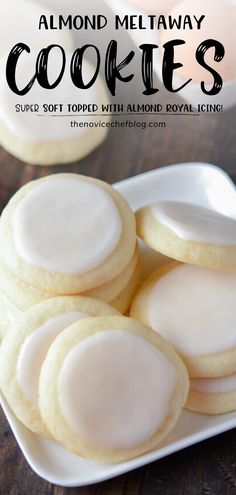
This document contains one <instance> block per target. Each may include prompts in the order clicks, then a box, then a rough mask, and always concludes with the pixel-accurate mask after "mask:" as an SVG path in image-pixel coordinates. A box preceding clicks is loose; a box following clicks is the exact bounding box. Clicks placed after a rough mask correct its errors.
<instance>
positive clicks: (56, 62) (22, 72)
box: [0, 48, 110, 148]
mask: <svg viewBox="0 0 236 495" xmlns="http://www.w3.org/2000/svg"><path fill="white" fill-rule="evenodd" d="M38 53H39V51H38V52H35V51H34V50H31V53H26V52H24V53H22V54H21V56H20V58H19V60H18V64H17V71H16V81H17V85H18V87H19V88H20V89H23V88H24V87H25V86H26V85H27V84H28V83H29V81H30V80H31V78H32V77H33V75H34V74H35V65H36V60H37V56H38ZM65 53H66V67H65V72H64V75H63V78H62V80H61V81H60V83H59V84H58V86H57V87H56V88H54V89H44V88H42V87H41V86H40V85H39V83H38V82H37V81H35V82H34V84H33V86H32V88H31V89H30V91H29V92H28V93H27V94H26V95H24V96H18V95H16V94H15V93H14V92H13V91H12V90H11V89H10V88H9V86H8V84H7V82H6V75H5V70H2V71H1V77H0V119H1V120H2V121H3V123H4V124H5V125H6V127H7V128H8V129H9V130H10V131H11V132H12V133H13V134H14V135H15V136H16V137H18V138H19V139H22V140H24V141H25V142H26V143H27V142H29V143H47V142H48V143H49V142H50V143H52V142H55V146H56V143H57V141H61V140H62V141H66V140H75V139H81V147H82V146H83V137H84V136H87V134H88V133H90V134H91V133H92V132H93V134H94V133H95V132H96V133H105V132H106V123H107V122H108V120H109V119H110V117H109V115H108V116H104V115H100V114H101V113H102V112H101V109H100V106H101V104H104V105H105V104H107V103H108V101H109V98H108V94H107V90H106V87H105V84H104V83H103V81H102V79H101V77H100V76H98V78H97V80H96V81H95V82H94V84H93V85H92V86H91V87H90V88H87V89H79V88H77V87H76V86H75V85H74V84H73V82H72V80H71V76H70V63H71V58H72V55H73V52H69V51H66V52H65ZM61 68H62V53H61V51H60V49H59V48H54V49H53V50H52V51H51V53H50V55H49V62H48V79H49V81H50V83H51V84H52V83H53V82H55V81H56V80H57V78H58V76H59V74H60V72H61ZM94 74H95V68H94V67H93V66H92V65H91V64H90V63H88V62H87V61H86V60H85V59H84V60H83V69H82V77H83V81H84V84H87V83H88V82H89V81H91V79H92V78H93V76H94ZM19 104H20V105H21V107H20V111H19V112H18V111H16V105H19ZM24 105H33V107H32V108H33V109H35V108H36V107H35V106H34V105H38V106H39V108H38V109H37V111H35V110H34V111H28V112H26V111H25V110H24V111H23V107H24ZM46 105H47V106H46ZM48 105H51V107H48ZM53 105H57V106H56V107H53ZM59 105H62V106H59ZM68 105H74V107H73V108H74V110H73V111H72V107H71V108H69V107H68ZM75 105H82V106H83V105H85V107H84V108H79V107H78V109H77V108H76V107H75ZM93 105H97V107H98V108H97V107H93ZM22 106H23V107H22ZM48 108H50V111H48ZM45 110H47V111H45ZM94 114H98V116H95V115H94ZM52 115H54V117H52ZM71 121H72V122H74V121H76V122H77V123H76V124H75V125H73V126H71ZM94 122H96V127H95V125H94ZM99 122H100V124H99ZM102 126H104V127H102ZM91 148H92V144H91Z"/></svg>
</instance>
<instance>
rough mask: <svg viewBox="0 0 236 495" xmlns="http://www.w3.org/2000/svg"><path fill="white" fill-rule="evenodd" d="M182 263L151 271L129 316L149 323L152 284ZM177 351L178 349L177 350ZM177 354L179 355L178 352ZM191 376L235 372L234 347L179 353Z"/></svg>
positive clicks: (199, 376) (223, 374)
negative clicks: (199, 354)
mask: <svg viewBox="0 0 236 495" xmlns="http://www.w3.org/2000/svg"><path fill="white" fill-rule="evenodd" d="M181 265H182V263H180V262H177V261H173V262H171V263H168V264H167V265H165V266H163V267H161V268H159V269H158V270H156V271H155V272H154V273H152V274H151V275H150V276H149V277H148V278H147V279H146V280H145V282H144V283H143V284H142V285H141V286H140V288H139V289H138V291H137V293H136V294H135V297H134V299H133V302H132V304H131V309H130V316H131V317H132V318H135V319H137V320H138V321H140V322H141V323H143V324H144V325H150V323H149V318H148V303H149V296H150V292H151V290H152V286H153V284H155V283H156V282H158V280H159V279H160V278H161V277H164V276H165V275H166V274H167V273H168V272H169V271H171V270H173V269H175V268H177V267H178V266H181ZM177 352H178V351H177ZM178 354H180V355H181V353H180V352H178ZM181 358H182V360H183V361H184V363H185V366H186V367H187V369H188V373H189V376H190V377H191V378H216V377H219V376H227V375H231V374H232V373H235V372H236V347H235V348H233V349H230V350H228V351H224V352H219V353H216V354H212V355H211V354H209V355H202V356H183V355H181Z"/></svg>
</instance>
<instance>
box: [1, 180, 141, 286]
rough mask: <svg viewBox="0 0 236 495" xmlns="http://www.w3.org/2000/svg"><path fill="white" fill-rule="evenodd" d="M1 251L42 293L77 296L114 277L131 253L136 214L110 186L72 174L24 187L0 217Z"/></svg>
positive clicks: (11, 266) (16, 271) (9, 264)
mask: <svg viewBox="0 0 236 495" xmlns="http://www.w3.org/2000/svg"><path fill="white" fill-rule="evenodd" d="M0 244H1V246H0V255H1V256H2V258H3V261H4V263H5V264H6V265H7V267H8V268H9V269H10V270H11V271H12V272H13V273H14V274H15V276H16V277H17V278H19V279H20V280H22V281H23V282H25V283H26V284H28V285H30V286H32V287H36V288H37V289H38V290H40V291H42V292H52V293H54V294H72V293H74V294H76V293H80V292H85V291H87V290H90V289H92V288H95V287H97V286H99V285H102V284H105V283H107V282H109V281H110V280H112V279H114V278H115V277H116V276H118V275H119V274H120V273H121V271H122V270H123V269H124V268H125V267H126V266H127V263H129V261H130V260H131V258H132V256H133V255H134V251H135V246H136V228H135V217H134V214H133V212H132V210H131V209H130V207H129V206H128V204H127V203H126V201H125V200H124V199H123V197H122V196H121V195H120V194H119V193H117V192H116V191H115V190H114V189H113V188H112V187H111V186H110V185H108V184H107V183H105V182H102V181H100V180H98V179H93V178H90V177H85V176H80V175H77V174H56V175H49V176H48V177H44V178H42V179H38V180H36V181H33V182H30V183H29V184H27V185H26V186H23V187H22V188H21V189H20V190H19V191H18V192H17V193H16V194H15V195H14V196H13V197H12V199H11V200H10V202H9V203H8V205H7V206H6V208H5V209H4V210H3V213H2V216H1V229H0Z"/></svg>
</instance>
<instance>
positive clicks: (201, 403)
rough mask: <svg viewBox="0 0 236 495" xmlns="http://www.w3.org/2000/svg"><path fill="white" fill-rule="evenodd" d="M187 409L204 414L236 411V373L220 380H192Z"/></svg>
mask: <svg viewBox="0 0 236 495" xmlns="http://www.w3.org/2000/svg"><path fill="white" fill-rule="evenodd" d="M185 408H186V409H188V410H189V411H194V412H198V413H202V414H223V413H227V412H230V411H235V410H236V373H234V374H232V375H229V376H223V377H219V378H192V379H191V380H190V391H189V395H188V399H187V402H186V404H185Z"/></svg>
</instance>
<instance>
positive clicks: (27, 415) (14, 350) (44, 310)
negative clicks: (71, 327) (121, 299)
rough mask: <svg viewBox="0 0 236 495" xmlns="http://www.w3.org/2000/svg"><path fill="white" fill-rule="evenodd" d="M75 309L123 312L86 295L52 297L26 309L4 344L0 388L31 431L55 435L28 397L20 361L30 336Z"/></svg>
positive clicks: (99, 313) (0, 352) (96, 312)
mask: <svg viewBox="0 0 236 495" xmlns="http://www.w3.org/2000/svg"><path fill="white" fill-rule="evenodd" d="M71 311H81V312H84V313H88V314H89V317H93V316H94V317H95V316H107V315H119V314H120V313H118V312H117V311H116V310H115V309H114V308H112V307H111V306H109V305H108V304H106V303H104V302H102V301H99V300H96V299H92V298H88V297H83V296H65V297H57V298H54V299H48V300H46V301H43V302H42V303H39V304H37V305H36V306H34V307H33V308H31V309H29V310H28V311H26V312H24V313H23V314H22V316H21V317H19V318H18V319H16V321H15V322H14V323H13V324H12V325H11V328H10V330H9V331H8V332H7V334H6V336H5V337H4V338H3V341H2V344H1V347H0V388H1V391H2V393H3V395H4V397H5V399H6V400H7V402H8V404H9V406H10V407H11V409H12V410H13V412H14V414H15V415H16V417H17V418H18V419H19V420H20V421H21V422H22V423H23V424H24V425H25V426H26V427H27V428H29V429H30V430H31V431H33V432H34V433H38V434H40V435H43V436H46V437H51V435H50V433H49V431H48V429H47V427H46V425H45V423H44V422H43V420H42V417H41V415H40V412H39V409H37V408H36V407H35V406H34V405H33V404H32V403H31V402H30V401H29V400H28V399H27V398H26V397H25V394H24V392H23V390H22V389H21V387H20V385H19V384H18V381H17V376H16V371H17V362H18V357H19V353H20V349H21V346H22V345H23V343H24V342H25V340H26V338H27V337H28V336H29V335H30V334H31V333H33V331H34V330H36V329H37V328H38V327H40V326H41V325H43V324H44V323H45V322H46V321H47V320H49V319H50V318H53V317H56V316H58V315H60V314H64V313H68V312H71Z"/></svg>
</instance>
